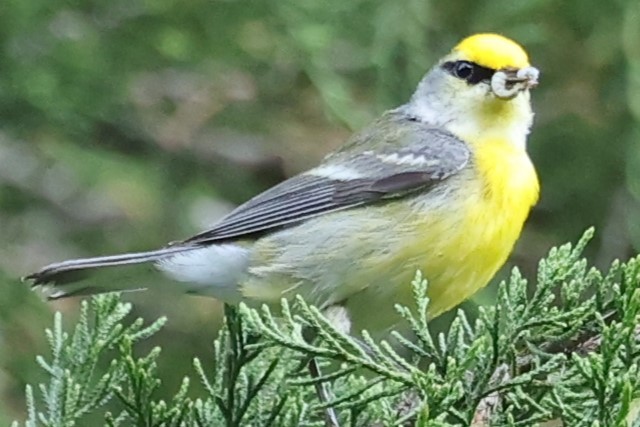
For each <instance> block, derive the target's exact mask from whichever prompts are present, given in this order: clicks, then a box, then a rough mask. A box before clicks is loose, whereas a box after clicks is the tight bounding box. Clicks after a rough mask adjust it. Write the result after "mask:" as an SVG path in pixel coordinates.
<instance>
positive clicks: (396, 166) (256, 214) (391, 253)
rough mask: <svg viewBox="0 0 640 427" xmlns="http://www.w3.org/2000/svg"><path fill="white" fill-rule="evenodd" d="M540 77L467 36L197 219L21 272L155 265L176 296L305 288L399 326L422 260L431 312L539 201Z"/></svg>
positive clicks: (499, 252) (453, 295)
mask: <svg viewBox="0 0 640 427" xmlns="http://www.w3.org/2000/svg"><path fill="white" fill-rule="evenodd" d="M539 74H540V73H539V71H538V69H537V68H535V67H533V66H532V65H531V64H530V62H529V57H528V54H527V52H526V51H525V50H524V48H522V47H521V46H520V45H519V44H518V43H517V42H515V41H513V40H511V39H509V38H507V37H505V36H503V35H500V34H496V33H479V34H474V35H471V36H468V37H466V38H464V39H463V40H462V41H460V42H459V43H458V44H457V45H456V46H455V47H454V48H453V49H452V50H451V51H450V53H448V54H446V55H445V56H444V57H443V58H442V59H440V60H439V61H438V62H437V63H436V64H435V65H434V66H433V67H432V68H431V69H430V70H429V71H428V72H427V73H426V74H425V76H424V77H423V78H422V80H421V81H420V82H419V84H418V85H417V88H416V90H415V92H414V93H413V95H412V96H411V97H410V99H409V101H408V102H407V103H405V104H403V105H401V106H399V107H396V108H394V109H391V110H388V111H386V112H384V113H383V114H382V115H381V116H380V117H379V118H378V119H376V120H375V121H373V122H372V123H371V124H370V125H368V126H366V127H365V128H363V129H362V130H360V131H359V132H356V133H355V134H353V136H352V137H351V138H349V139H348V140H347V141H346V142H345V144H344V145H343V146H342V147H340V148H338V149H337V150H335V151H334V152H332V153H330V154H328V155H327V156H326V157H325V158H324V159H323V160H321V161H320V163H319V164H318V165H317V166H316V167H314V168H312V169H310V170H307V171H305V172H303V173H300V174H298V175H295V176H292V177H290V178H288V179H286V180H285V181H283V182H281V183H280V184H277V185H275V186H274V187H272V188H270V189H268V190H266V191H264V192H262V193H261V194H258V195H256V196H255V197H253V198H251V199H250V200H248V201H247V202H245V203H244V204H241V205H240V206H238V207H237V208H235V209H234V210H232V211H231V212H230V213H229V214H228V215H227V216H225V217H223V218H222V219H221V220H220V221H219V222H217V223H216V224H214V225H213V226H212V227H211V228H209V229H208V230H205V231H203V232H201V233H199V234H196V235H195V236H193V237H190V238H187V239H185V240H181V241H178V242H174V243H171V244H169V245H167V246H164V247H162V248H160V249H157V250H151V251H147V252H135V253H125V254H120V255H110V256H99V257H92V258H84V259H74V260H68V261H62V262H58V263H54V264H50V265H48V266H45V267H43V268H42V269H41V270H39V271H37V272H35V273H33V274H30V275H28V276H27V277H26V280H28V281H29V282H30V283H31V284H32V286H34V287H39V288H42V289H44V290H45V293H46V294H47V295H48V297H49V298H51V299H57V298H63V297H69V296H74V295H86V294H90V293H94V292H105V291H109V290H110V288H108V287H107V288H106V289H103V288H99V289H96V288H95V287H93V286H91V283H90V277H91V276H89V279H88V280H89V284H82V281H80V282H78V281H77V279H78V278H79V277H83V278H84V276H85V274H86V273H89V272H91V271H93V270H95V269H110V268H114V267H121V266H125V265H130V264H140V263H151V264H153V265H154V266H155V267H156V268H157V269H158V270H160V271H161V272H163V273H164V274H165V275H166V276H168V277H169V278H170V279H171V280H172V281H174V282H175V285H176V287H177V288H178V289H180V290H182V291H184V292H185V293H191V294H197V295H206V296H210V297H213V298H216V299H218V300H221V301H223V302H225V303H229V304H237V303H239V302H246V303H248V304H269V305H277V304H279V302H280V301H281V300H282V299H283V298H284V299H293V298H295V297H296V296H301V297H302V298H304V299H305V301H307V302H308V303H311V304H314V305H316V306H317V307H319V308H320V309H321V310H323V311H324V312H325V313H327V315H328V316H332V317H333V318H335V319H338V320H339V323H340V324H341V325H342V329H343V330H344V331H346V332H350V331H353V330H354V329H356V330H360V329H367V330H388V329H389V328H392V327H393V326H394V325H396V324H397V323H398V322H399V321H400V317H399V315H398V314H397V313H396V311H395V309H394V306H395V305H396V304H402V305H407V306H412V305H413V295H412V290H411V285H410V283H411V281H412V279H413V278H414V276H415V274H416V272H417V271H420V272H421V273H422V275H423V277H424V278H425V279H426V280H427V281H428V289H427V296H428V297H429V300H430V302H429V305H428V308H427V311H428V312H427V316H428V317H429V318H430V319H431V318H434V317H437V316H438V315H440V314H442V313H443V312H446V311H448V310H450V309H452V308H453V307H455V306H457V305H458V304H460V303H461V302H462V301H464V300H466V299H467V298H469V297H470V296H472V295H473V294H474V293H475V292H476V291H478V290H479V289H481V288H483V287H484V286H486V285H487V283H488V282H489V281H490V280H491V279H492V278H493V276H494V275H495V274H496V272H497V271H498V270H499V268H500V267H501V266H502V265H503V264H504V263H505V262H506V260H507V258H508V256H509V255H510V253H511V251H512V249H513V247H514V244H515V242H516V241H517V239H518V237H519V236H520V234H521V231H522V229H523V226H524V223H525V221H526V219H527V217H528V215H529V213H530V210H531V208H532V207H533V206H534V205H535V204H536V202H537V200H538V198H539V191H540V189H539V181H538V178H537V174H536V171H535V168H534V166H533V163H532V162H531V160H530V158H529V156H528V154H527V149H526V148H527V147H526V146H527V136H528V134H529V132H530V129H531V126H532V122H533V111H532V107H531V100H530V91H531V89H533V88H534V87H536V86H537V84H538V80H539ZM117 285H118V286H123V284H122V283H117ZM129 286H130V287H132V288H135V287H136V284H135V283H133V284H126V285H124V287H129ZM338 320H336V321H338Z"/></svg>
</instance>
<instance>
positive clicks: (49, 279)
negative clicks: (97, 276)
mask: <svg viewBox="0 0 640 427" xmlns="http://www.w3.org/2000/svg"><path fill="white" fill-rule="evenodd" d="M193 249H194V247H193V246H175V247H167V248H163V249H158V250H155V251H149V252H134V253H128V254H120V255H110V256H103V257H95V258H82V259H72V260H68V261H62V262H58V263H54V264H49V265H47V266H45V267H43V268H42V269H40V271H37V272H35V273H33V274H30V275H28V276H26V277H23V278H22V280H23V281H30V282H31V285H32V287H37V286H50V289H47V292H46V294H47V298H48V299H59V298H64V297H69V296H74V295H87V294H93V293H99V292H106V291H108V290H115V289H100V288H98V289H95V288H91V287H88V286H84V287H77V286H76V287H72V286H68V285H71V284H73V283H75V282H78V281H79V280H81V279H83V278H84V277H85V276H86V273H87V271H90V270H95V269H101V268H105V267H117V266H123V265H132V264H142V263H147V262H157V261H160V260H162V259H164V258H166V257H167V256H171V255H175V254H178V253H182V252H186V251H189V250H193ZM129 290H130V289H129Z"/></svg>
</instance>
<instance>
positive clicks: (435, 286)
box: [349, 139, 539, 329]
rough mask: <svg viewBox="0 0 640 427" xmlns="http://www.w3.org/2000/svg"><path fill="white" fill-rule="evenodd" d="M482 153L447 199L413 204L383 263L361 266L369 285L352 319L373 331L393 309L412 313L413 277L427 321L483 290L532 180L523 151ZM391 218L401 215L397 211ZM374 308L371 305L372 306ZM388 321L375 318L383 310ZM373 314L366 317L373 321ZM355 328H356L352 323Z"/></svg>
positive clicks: (491, 145)
mask: <svg viewBox="0 0 640 427" xmlns="http://www.w3.org/2000/svg"><path fill="white" fill-rule="evenodd" d="M478 142H479V143H480V142H482V143H483V144H484V145H483V147H482V149H481V150H478V151H477V152H476V154H475V156H474V159H473V163H472V164H471V165H470V167H469V169H468V170H465V171H463V173H461V175H460V176H459V177H457V178H456V179H457V181H456V182H455V183H453V182H452V183H449V185H451V187H454V188H456V191H455V192H454V193H449V194H447V195H446V196H443V198H442V201H441V202H439V201H437V198H435V197H434V194H433V193H431V194H427V195H425V197H424V199H423V200H422V202H421V201H420V200H418V201H417V202H416V209H415V210H414V215H415V216H414V217H413V218H410V219H405V220H404V221H402V222H400V223H399V224H412V230H405V229H404V228H403V227H404V226H403V225H398V226H397V227H396V228H397V229H395V230H392V231H391V233H392V234H396V235H398V236H403V237H402V238H401V239H400V238H399V239H398V240H397V241H389V240H387V244H388V245H389V246H388V247H389V254H391V255H392V256H390V257H389V254H388V255H387V258H382V257H380V258H371V259H368V260H364V261H365V263H364V264H365V265H364V266H365V269H366V270H367V271H368V272H369V273H370V275H371V276H370V280H371V282H370V283H371V285H372V286H370V287H369V288H367V289H366V290H365V291H363V292H362V293H361V294H357V295H354V296H353V297H352V298H351V299H350V301H349V308H350V311H351V312H352V314H353V316H354V319H355V320H358V318H359V317H362V318H363V319H364V320H363V321H362V324H363V325H365V326H366V327H367V328H370V329H375V327H376V326H375V323H376V322H375V320H376V319H380V323H381V325H380V326H383V325H382V324H383V323H384V322H385V321H386V322H387V323H388V319H389V317H391V316H393V312H392V311H393V308H392V306H393V304H389V301H393V302H394V303H400V304H403V305H412V303H413V297H412V295H411V292H410V287H409V285H408V284H409V283H410V282H411V280H412V278H413V276H414V274H415V272H416V270H417V269H419V270H421V271H422V272H423V274H424V276H425V277H426V278H427V280H428V281H429V290H428V295H429V298H430V306H429V316H430V317H432V318H433V317H436V316H438V315H439V314H441V313H443V312H445V311H447V310H449V309H451V308H453V307H454V306H456V305H458V304H460V303H461V302H462V301H464V300H465V299H467V298H469V297H470V296H471V295H473V294H474V293H475V292H476V291H478V290H479V289H481V288H482V287H484V286H485V285H486V284H487V283H488V282H489V281H490V280H491V278H492V277H493V276H494V275H495V273H496V272H497V271H498V269H499V268H500V267H501V266H502V265H503V264H504V262H505V261H506V259H507V257H508V256H509V254H510V253H511V250H512V249H513V246H514V244H515V242H516V240H517V239H518V236H519V235H520V232H521V230H522V226H523V224H524V222H525V220H526V218H527V216H528V214H529V211H530V209H531V207H532V205H533V204H535V202H536V201H537V198H538V190H539V189H538V179H537V176H536V173H535V170H534V168H533V166H532V164H531V162H530V160H529V158H528V156H527V154H526V152H525V151H524V149H521V148H518V147H516V146H514V145H513V144H510V143H508V142H507V141H505V140H500V139H494V140H485V141H478ZM397 209H398V211H399V212H400V211H403V210H404V208H403V207H402V206H400V204H399V206H398V208H397ZM376 302H377V303H376ZM385 302H386V303H387V305H388V306H389V307H390V308H389V310H390V313H382V312H381V311H380V310H381V308H376V309H375V310H374V313H372V312H371V311H372V307H384V303H385ZM372 314H373V315H372ZM356 323H359V322H356Z"/></svg>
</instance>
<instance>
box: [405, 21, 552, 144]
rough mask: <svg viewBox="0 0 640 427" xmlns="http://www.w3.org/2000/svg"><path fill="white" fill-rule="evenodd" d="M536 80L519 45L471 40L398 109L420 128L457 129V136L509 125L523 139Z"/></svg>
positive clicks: (489, 37) (494, 37) (490, 37)
mask: <svg viewBox="0 0 640 427" xmlns="http://www.w3.org/2000/svg"><path fill="white" fill-rule="evenodd" d="M538 76H539V71H538V70H537V69H536V68H535V67H532V66H531V65H530V63H529V58H528V55H527V53H526V52H525V50H524V49H523V48H522V47H521V46H520V45H519V44H517V43H516V42H514V41H513V40H510V39H508V38H506V37H503V36H501V35H498V34H475V35H472V36H470V37H467V38H466V39H464V40H462V41H461V42H460V43H459V44H458V45H457V46H456V47H455V48H453V50H452V51H451V53H449V54H448V55H446V56H445V57H444V58H442V59H441V60H440V61H439V62H438V64H437V65H436V66H435V67H434V68H432V69H431V70H430V71H429V72H428V73H427V75H426V76H425V77H424V79H423V80H422V81H421V82H420V85H419V86H418V88H417V90H416V92H415V93H414V95H413V97H412V98H411V101H410V102H409V103H408V104H407V105H406V106H405V107H403V108H406V109H407V110H408V111H410V112H411V113H412V114H413V115H415V116H416V117H417V118H418V119H420V120H423V121H425V122H429V123H433V124H434V125H437V126H446V127H450V128H452V129H451V130H453V131H455V130H456V129H458V128H459V129H460V131H459V132H457V133H459V134H463V135H462V136H467V135H466V134H469V133H471V134H473V133H474V132H475V133H478V132H483V131H484V130H487V129H490V128H491V127H492V126H502V127H504V126H511V125H513V126H516V127H518V128H524V132H523V134H524V135H526V130H527V129H528V128H529V126H530V125H531V120H532V113H531V106H530V101H529V90H530V89H532V88H534V87H535V86H536V85H537V84H538Z"/></svg>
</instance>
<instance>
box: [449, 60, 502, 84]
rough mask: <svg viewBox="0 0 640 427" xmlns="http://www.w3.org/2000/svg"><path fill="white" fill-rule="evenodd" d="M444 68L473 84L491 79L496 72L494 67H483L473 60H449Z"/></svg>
mask: <svg viewBox="0 0 640 427" xmlns="http://www.w3.org/2000/svg"><path fill="white" fill-rule="evenodd" d="M442 68H443V69H444V70H446V71H447V72H448V73H449V74H451V75H452V76H454V77H456V78H459V79H462V80H465V81H466V82H467V83H469V84H472V85H475V84H478V83H480V82H483V81H485V82H488V81H490V80H491V77H493V74H494V73H495V72H496V70H494V69H492V68H487V67H483V66H481V65H478V64H476V63H475V62H471V61H448V62H445V63H444V64H442Z"/></svg>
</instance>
